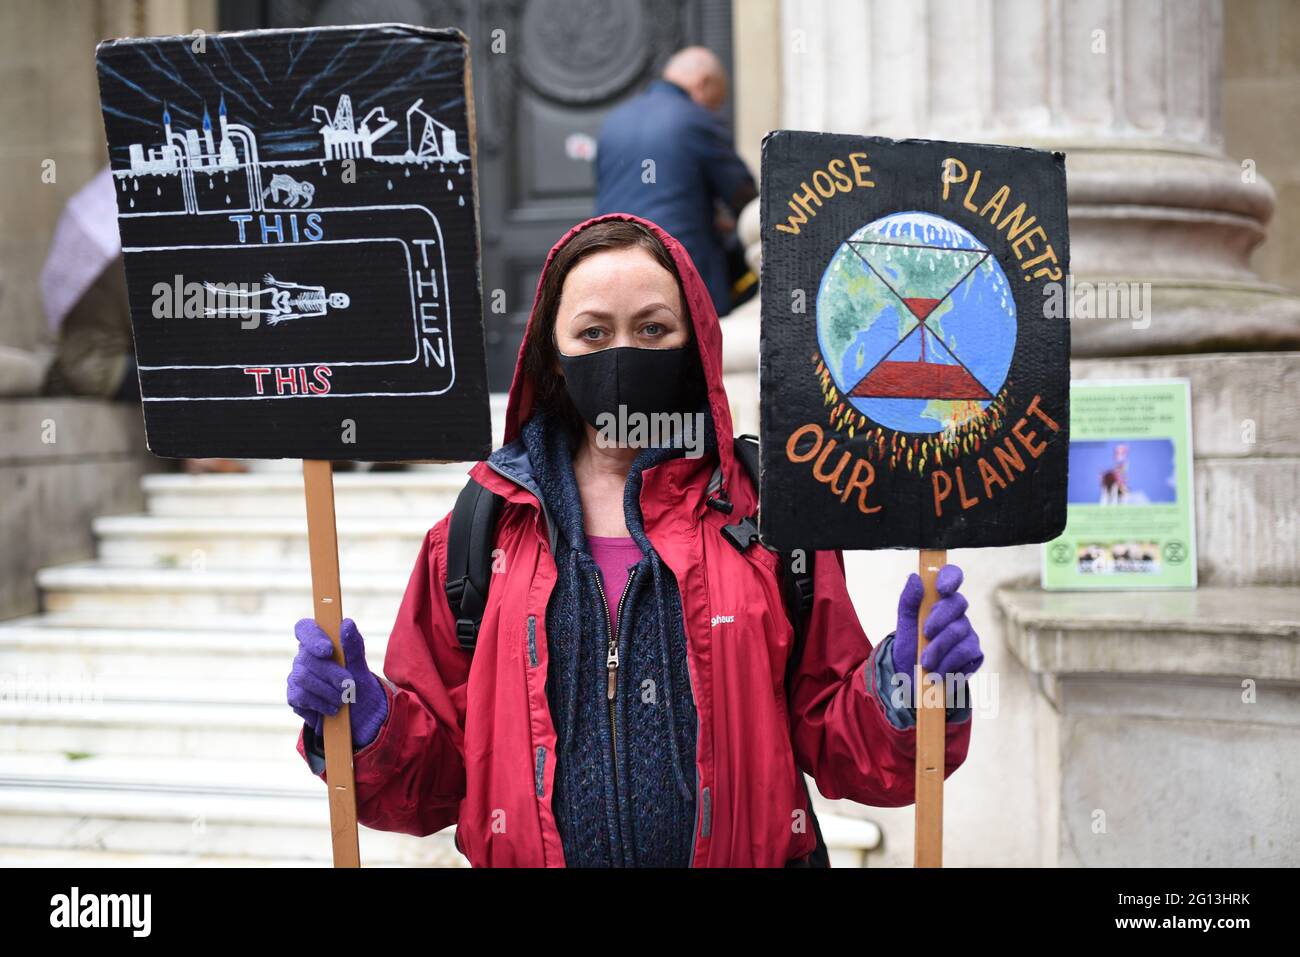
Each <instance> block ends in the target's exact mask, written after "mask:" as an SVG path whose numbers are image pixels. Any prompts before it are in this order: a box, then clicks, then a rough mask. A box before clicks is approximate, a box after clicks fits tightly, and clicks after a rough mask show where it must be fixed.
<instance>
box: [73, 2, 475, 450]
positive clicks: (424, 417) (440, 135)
mask: <svg viewBox="0 0 1300 957" xmlns="http://www.w3.org/2000/svg"><path fill="white" fill-rule="evenodd" d="M96 60H97V65H98V72H99V81H100V94H101V100H102V105H103V112H104V126H105V129H106V131H107V134H108V145H109V155H110V165H111V167H112V172H113V181H114V184H115V187H116V192H117V203H118V211H119V219H118V224H119V228H120V231H121V238H122V246H123V251H124V254H125V262H126V275H127V285H128V288H129V293H130V300H131V319H132V326H133V331H134V335H135V348H136V359H137V364H138V367H139V376H140V390H141V395H142V398H143V405H144V415H145V428H146V433H147V436H148V442H149V448H150V449H151V450H152V451H153V452H154V453H156V454H158V455H165V456H178V457H188V456H230V457H248V458H282V457H293V458H304V459H363V460H394V459H478V458H482V457H484V456H485V455H487V453H488V452H489V451H490V448H491V440H490V424H489V412H488V403H487V379H486V371H485V370H486V366H485V360H484V346H483V329H482V312H481V289H480V281H479V267H478V263H479V243H478V224H477V199H476V187H475V168H474V122H473V108H472V100H471V98H470V97H469V96H468V95H467V91H469V90H470V89H471V88H472V87H471V84H470V80H469V54H468V42H467V40H466V39H465V37H464V35H463V34H461V33H460V32H459V31H456V30H426V29H420V28H416V27H407V26H396V25H386V26H375V27H359V28H358V27H346V28H322V29H311V30H264V31H252V32H246V33H231V34H222V35H210V36H185V37H169V38H152V39H132V40H115V41H110V42H106V43H104V44H101V45H100V47H99V49H98V51H97V54H96Z"/></svg>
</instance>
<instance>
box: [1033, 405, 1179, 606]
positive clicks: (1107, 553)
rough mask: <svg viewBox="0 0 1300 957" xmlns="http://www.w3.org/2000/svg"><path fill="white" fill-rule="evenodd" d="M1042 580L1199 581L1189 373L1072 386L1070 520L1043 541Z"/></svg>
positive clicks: (1086, 583)
mask: <svg viewBox="0 0 1300 957" xmlns="http://www.w3.org/2000/svg"><path fill="white" fill-rule="evenodd" d="M1042 580H1043V587H1044V588H1049V589H1052V588H1074V589H1091V588H1109V589H1131V588H1195V587H1196V528H1195V500H1194V498H1193V496H1192V413H1191V388H1190V386H1189V384H1188V382H1187V380H1186V379H1150V380H1141V381H1137V380H1135V381H1101V380H1081V381H1074V382H1071V384H1070V474H1069V485H1068V492H1067V505H1066V526H1065V531H1064V532H1063V533H1061V535H1060V536H1059V537H1057V538H1055V539H1053V540H1052V541H1050V542H1047V543H1046V544H1045V545H1044V546H1043V577H1042Z"/></svg>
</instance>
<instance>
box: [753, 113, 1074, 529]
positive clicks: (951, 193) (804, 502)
mask: <svg viewBox="0 0 1300 957" xmlns="http://www.w3.org/2000/svg"><path fill="white" fill-rule="evenodd" d="M762 180H763V183H762V186H763V195H762V207H761V222H762V240H763V267H762V283H761V290H762V347H761V356H762V357H761V362H760V365H761V370H760V393H761V403H762V416H761V421H762V467H763V476H762V477H763V481H762V506H761V509H760V513H759V514H760V516H761V518H760V522H761V526H762V529H761V530H762V534H763V538H764V540H765V541H767V542H768V543H769V544H770V545H773V546H776V547H782V548H793V547H801V546H802V547H808V548H846V549H855V548H856V549H872V548H964V547H974V546H993V545H1016V544H1023V543H1030V542H1043V541H1047V540H1049V539H1051V538H1054V537H1055V536H1056V535H1058V534H1059V533H1060V531H1061V530H1062V528H1063V527H1064V526H1065V496H1066V469H1067V447H1068V416H1069V408H1068V389H1069V375H1070V369H1069V358H1070V330H1069V320H1068V310H1067V309H1066V308H1065V303H1066V274H1067V272H1068V269H1069V232H1068V227H1067V220H1066V189H1065V159H1064V156H1063V155H1062V154H1060V153H1047V152H1043V151H1039V150H1029V149H1019V148H1012V147H1002V146H980V145H973V144H967V143H944V142H935V141H927V140H905V141H894V140H888V139H882V138H877V137H860V136H844V135H837V134H823V133H803V132H793V131H785V130H780V131H776V132H774V133H771V134H769V135H768V136H767V138H766V139H765V140H764V142H763V176H762Z"/></svg>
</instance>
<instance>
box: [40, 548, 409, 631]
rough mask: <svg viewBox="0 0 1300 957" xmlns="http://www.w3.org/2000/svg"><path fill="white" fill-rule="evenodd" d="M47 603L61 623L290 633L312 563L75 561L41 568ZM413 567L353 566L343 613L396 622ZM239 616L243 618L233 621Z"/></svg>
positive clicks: (307, 604) (306, 611)
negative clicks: (144, 565)
mask: <svg viewBox="0 0 1300 957" xmlns="http://www.w3.org/2000/svg"><path fill="white" fill-rule="evenodd" d="M36 582H37V585H38V586H39V587H40V588H41V590H42V592H43V604H44V607H45V610H46V611H48V612H50V613H52V614H54V615H56V616H58V618H59V620H60V622H61V623H64V624H69V623H80V624H87V625H114V626H118V627H133V626H146V625H152V626H155V627H156V626H157V625H158V624H159V623H166V624H167V625H168V626H171V625H173V624H174V625H175V626H176V627H180V628H185V627H199V628H205V627H206V628H211V627H213V626H214V625H216V624H218V623H227V622H228V623H230V624H232V625H235V624H237V623H239V622H240V621H241V620H242V623H243V625H244V627H248V628H252V629H259V628H260V629H262V630H266V631H271V632H280V631H281V630H282V629H283V630H284V631H283V633H285V634H290V633H291V628H292V624H293V622H295V621H297V620H298V619H299V618H304V617H307V616H309V615H310V614H311V611H312V594H311V579H310V575H309V574H308V572H307V570H306V569H252V570H234V569H219V568H218V569H206V570H200V571H192V570H191V569H190V568H188V567H187V568H150V569H138V568H115V567H111V566H105V565H100V564H97V563H95V562H74V563H72V564H68V565H57V566H54V567H51V568H43V569H41V570H40V572H38V573H37V576H36ZM406 583H407V578H406V575H405V574H395V573H394V572H392V571H382V572H349V573H347V574H345V575H343V577H342V588H343V594H342V601H343V614H344V615H345V616H347V617H349V618H352V619H354V620H355V621H356V622H357V624H358V626H359V627H360V628H361V633H362V634H363V635H366V634H378V633H380V631H381V630H383V631H384V632H386V631H387V630H388V629H389V628H391V627H392V623H393V621H394V619H395V618H396V614H397V608H398V605H399V604H400V603H401V598H402V594H403V592H404V591H405V588H406ZM231 619H234V620H235V621H230V620H231Z"/></svg>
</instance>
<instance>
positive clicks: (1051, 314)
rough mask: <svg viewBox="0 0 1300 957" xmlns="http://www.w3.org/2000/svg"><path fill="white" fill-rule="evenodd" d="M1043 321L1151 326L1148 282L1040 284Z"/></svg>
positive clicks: (1067, 279)
mask: <svg viewBox="0 0 1300 957" xmlns="http://www.w3.org/2000/svg"><path fill="white" fill-rule="evenodd" d="M1043 317H1044V318H1046V319H1065V318H1069V319H1070V320H1071V321H1072V322H1073V321H1077V320H1080V319H1127V320H1129V321H1130V323H1131V324H1132V326H1133V328H1134V329H1146V328H1148V327H1150V325H1151V283H1149V282H1114V281H1108V280H1100V281H1095V282H1093V281H1089V280H1077V281H1076V280H1075V278H1074V276H1073V275H1071V274H1067V275H1066V277H1065V281H1064V282H1047V283H1044V284H1043Z"/></svg>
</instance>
